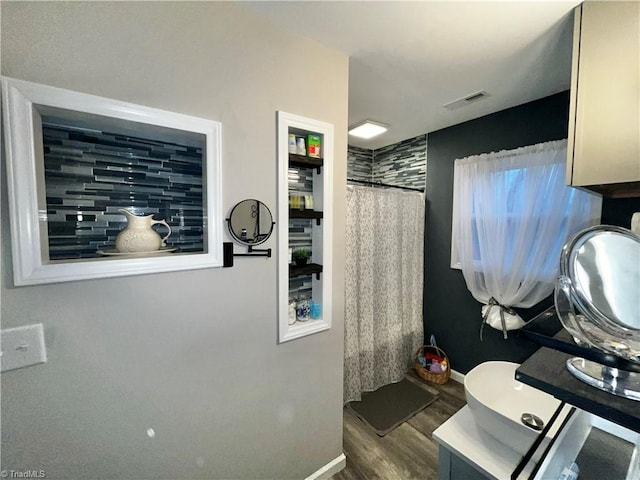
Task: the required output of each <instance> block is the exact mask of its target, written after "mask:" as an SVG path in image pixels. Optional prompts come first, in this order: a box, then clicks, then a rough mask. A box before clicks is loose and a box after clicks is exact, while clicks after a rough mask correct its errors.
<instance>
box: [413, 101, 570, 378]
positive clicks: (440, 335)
mask: <svg viewBox="0 0 640 480" xmlns="http://www.w3.org/2000/svg"><path fill="white" fill-rule="evenodd" d="M568 112H569V94H568V92H563V93H559V94H556V95H552V96H550V97H546V98H543V99H541V100H536V101H534V102H530V103H526V104H524V105H520V106H517V107H513V108H510V109H508V110H503V111H501V112H497V113H494V114H491V115H487V116H485V117H481V118H478V119H475V120H471V121H469V122H465V123H462V124H459V125H455V126H453V127H448V128H445V129H442V130H438V131H436V132H433V133H430V134H429V135H428V141H427V158H428V159H429V161H428V162H427V229H426V232H425V269H424V272H425V274H424V307H423V308H424V332H425V338H426V339H428V338H429V336H430V335H431V334H432V333H433V334H435V335H436V339H437V341H438V346H439V347H441V348H442V349H444V351H445V352H446V353H447V355H448V356H449V358H450V360H451V366H452V368H453V369H454V370H456V371H458V372H460V373H467V372H468V371H469V370H470V369H471V368H473V367H474V366H476V365H478V364H479V363H482V362H484V361H488V360H507V361H513V362H518V363H520V362H522V361H524V360H525V359H526V358H527V357H529V356H530V355H531V354H532V353H533V352H534V351H535V350H536V349H537V347H536V346H535V345H533V344H531V343H529V342H528V341H526V340H523V339H519V338H517V334H516V333H513V332H510V333H509V338H508V339H507V340H504V339H503V338H502V332H499V331H498V330H495V329H493V328H485V330H484V335H483V336H484V341H482V342H481V341H480V337H479V333H480V325H481V321H482V318H481V315H480V308H481V304H480V303H479V302H477V301H476V300H475V299H474V298H473V297H472V296H471V293H470V292H469V291H468V290H467V287H466V285H465V282H464V278H463V277H462V272H461V271H460V270H454V269H451V267H450V266H449V265H450V252H451V213H452V204H453V161H454V160H455V159H456V158H462V157H467V156H469V155H475V154H480V153H488V152H492V151H499V150H508V149H513V148H517V147H523V146H526V145H532V144H535V143H540V142H547V141H551V140H559V139H562V138H566V137H567V125H568ZM549 305H551V298H548V299H547V300H546V301H544V302H542V304H541V305H539V306H536V307H534V308H532V309H529V310H527V311H525V310H519V312H520V313H521V315H523V316H524V318H525V319H528V318H532V317H533V316H535V315H536V314H537V313H539V312H540V311H542V310H544V308H546V307H547V306H549Z"/></svg>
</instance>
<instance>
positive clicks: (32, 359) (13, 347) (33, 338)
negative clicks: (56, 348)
mask: <svg viewBox="0 0 640 480" xmlns="http://www.w3.org/2000/svg"><path fill="white" fill-rule="evenodd" d="M0 344H1V345H2V346H1V350H2V351H1V352H0V371H2V372H7V371H9V370H15V369H16V368H22V367H29V366H31V365H37V364H39V363H44V362H46V361H47V350H46V347H45V345H44V330H43V328H42V324H41V323H37V324H35V325H25V326H24V327H16V328H8V329H6V330H2V331H0Z"/></svg>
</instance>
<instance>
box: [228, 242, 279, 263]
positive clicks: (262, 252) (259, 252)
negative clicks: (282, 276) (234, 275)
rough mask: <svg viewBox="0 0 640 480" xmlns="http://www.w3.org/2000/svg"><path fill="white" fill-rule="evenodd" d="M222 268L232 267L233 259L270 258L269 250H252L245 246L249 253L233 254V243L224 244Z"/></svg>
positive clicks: (250, 247)
mask: <svg viewBox="0 0 640 480" xmlns="http://www.w3.org/2000/svg"><path fill="white" fill-rule="evenodd" d="M223 247H224V248H223V250H224V252H223V253H224V255H223V264H222V266H223V267H233V257H267V258H271V249H270V248H253V247H252V246H251V245H248V246H247V251H248V252H249V253H235V252H234V251H233V243H232V242H224V243H223Z"/></svg>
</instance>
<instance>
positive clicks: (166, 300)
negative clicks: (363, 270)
mask: <svg viewBox="0 0 640 480" xmlns="http://www.w3.org/2000/svg"><path fill="white" fill-rule="evenodd" d="M1 40H2V74H3V75H7V76H11V77H16V78H21V79H25V80H30V81H35V82H39V83H44V84H50V85H54V86H58V87H63V88H67V89H71V90H76V91H80V92H85V93H91V94H96V95H100V96H105V97H111V98H115V99H118V100H123V101H128V102H133V103H137V104H141V105H148V106H151V107H155V108H161V109H166V110H171V111H175V112H180V113H185V114H189V115H195V116H200V117H204V118H210V119H214V120H219V121H220V122H222V139H223V186H224V192H223V200H224V201H223V205H224V208H225V212H224V213H225V215H226V214H228V212H229V210H230V209H231V207H232V206H233V205H234V204H235V203H236V202H238V201H239V200H242V199H244V198H258V199H261V200H262V201H264V202H265V203H266V204H267V205H268V206H269V207H270V208H271V209H272V210H273V211H274V213H275V207H276V165H277V162H276V144H275V141H276V111H277V110H284V111H287V112H290V113H295V114H299V115H304V116H308V117H312V118H317V119H319V120H323V121H327V122H331V123H333V124H334V125H335V133H336V150H335V157H336V165H335V170H334V172H335V178H336V181H335V185H334V192H335V198H334V209H335V211H334V218H335V227H334V232H335V238H334V242H333V251H334V265H333V271H334V285H333V300H334V304H333V312H332V315H333V322H334V324H333V328H332V329H331V330H330V331H328V332H323V333H319V334H316V335H312V336H309V337H305V338H302V339H299V340H295V341H292V342H289V343H286V344H283V345H278V344H277V318H276V315H277V308H276V307H277V302H276V300H277V299H276V278H277V277H276V276H277V271H276V263H277V262H276V259H275V258H272V259H270V260H266V259H262V258H260V259H248V258H238V259H236V266H235V267H234V268H230V269H223V268H215V269H205V270H192V271H185V272H178V273H163V274H155V275H143V276H134V277H123V278H118V279H98V280H89V281H82V282H71V283H63V284H56V285H48V286H32V287H21V288H14V287H13V281H12V273H11V261H12V260H11V256H10V241H9V223H8V219H7V211H8V210H7V198H6V194H5V193H4V191H6V185H4V184H3V197H2V289H1V294H2V304H1V313H2V327H3V328H9V327H14V326H18V325H23V324H31V323H37V322H42V323H43V324H44V327H45V337H46V344H47V350H48V355H49V361H48V363H46V364H44V365H39V366H35V367H30V368H26V369H22V370H16V371H12V372H7V373H4V374H2V466H1V468H2V469H7V470H11V469H13V470H25V469H30V470H39V469H42V470H45V471H46V474H47V478H51V479H54V478H59V479H80V478H82V479H98V478H100V479H117V478H126V479H130V478H141V479H143V478H148V479H158V478H175V479H177V478H180V479H187V478H208V479H211V478H272V479H273V478H278V479H286V478H291V479H293V478H304V477H305V476H307V475H309V474H311V473H313V472H314V471H316V470H317V469H319V468H321V467H322V466H323V465H325V464H326V463H328V462H330V461H331V460H333V459H334V458H336V457H337V456H339V455H340V454H341V453H342V362H343V307H344V293H343V292H344V271H343V267H342V265H343V258H342V252H343V251H344V237H343V232H344V217H345V212H344V208H345V207H344V205H345V200H344V192H345V185H344V184H345V182H344V178H345V176H346V148H347V145H346V143H347V139H346V131H347V104H348V101H347V89H348V59H347V57H346V56H344V55H342V54H340V53H338V52H334V51H331V50H328V49H326V48H324V47H322V46H320V45H319V44H317V43H315V42H312V41H310V40H308V39H305V38H302V37H297V36H294V35H291V34H287V33H284V32H281V31H279V30H277V29H275V28H274V27H272V26H270V25H269V24H268V23H267V22H265V21H264V20H263V19H261V18H258V17H254V16H253V15H252V14H250V13H247V12H246V11H244V10H243V9H242V8H241V7H239V6H237V5H234V4H231V3H218V2H185V3H182V2H176V3H173V2H171V3H162V2H159V3H155V2H109V3H107V2H105V3H89V2H86V3H85V2H80V3H71V2H69V3H67V2H50V3H40V2H24V3H22V2H16V3H13V2H3V5H2V38H1ZM301 58H312V59H313V62H312V63H311V62H310V63H309V64H308V65H306V64H304V63H303V62H301ZM310 92H312V94H310ZM3 169H4V161H3ZM3 173H4V171H3ZM225 240H229V238H228V236H227V238H225ZM276 242H277V239H276V238H272V239H270V240H269V241H268V243H267V244H265V246H267V247H271V248H275V247H276V245H277V243H276ZM235 248H236V250H237V251H239V250H241V248H240V247H238V246H236V247H235ZM150 428H151V429H153V431H154V432H155V436H154V437H153V438H151V437H150V436H149V435H148V433H147V432H148V429H150Z"/></svg>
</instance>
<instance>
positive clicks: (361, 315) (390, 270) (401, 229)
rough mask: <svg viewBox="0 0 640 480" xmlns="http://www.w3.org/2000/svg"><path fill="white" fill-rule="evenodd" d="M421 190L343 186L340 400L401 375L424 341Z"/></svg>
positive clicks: (358, 394) (374, 387)
mask: <svg viewBox="0 0 640 480" xmlns="http://www.w3.org/2000/svg"><path fill="white" fill-rule="evenodd" d="M424 209H425V199H424V195H423V194H421V193H419V192H404V191H401V190H396V189H380V188H370V187H360V186H352V185H350V186H348V187H347V232H346V245H347V246H346V259H345V294H346V296H345V342H344V350H345V359H344V403H347V402H350V401H352V400H360V398H361V394H362V392H368V391H373V390H376V389H378V388H380V387H381V386H383V385H387V384H389V383H394V382H398V381H400V380H402V378H403V377H404V374H405V373H406V372H407V371H408V369H409V368H410V366H411V363H412V358H413V354H414V353H415V352H416V350H417V349H418V348H419V347H420V346H421V345H422V342H423V325H422V293H423V248H424V218H425V217H424V212H425V210H424Z"/></svg>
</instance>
